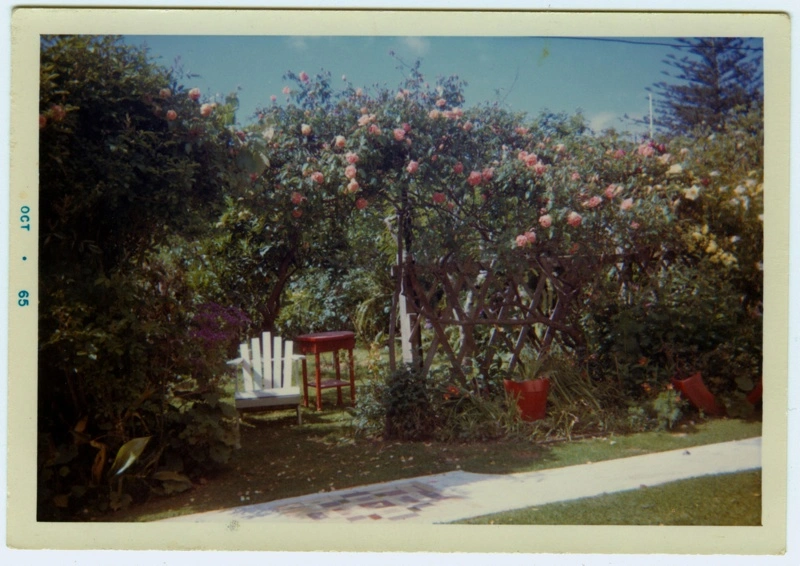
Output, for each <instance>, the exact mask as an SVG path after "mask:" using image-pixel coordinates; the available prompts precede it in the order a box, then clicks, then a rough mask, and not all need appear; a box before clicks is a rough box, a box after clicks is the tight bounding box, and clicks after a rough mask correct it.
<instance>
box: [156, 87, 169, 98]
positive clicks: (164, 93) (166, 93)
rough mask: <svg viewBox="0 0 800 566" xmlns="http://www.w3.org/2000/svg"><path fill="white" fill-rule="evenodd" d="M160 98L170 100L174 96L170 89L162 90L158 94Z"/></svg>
mask: <svg viewBox="0 0 800 566" xmlns="http://www.w3.org/2000/svg"><path fill="white" fill-rule="evenodd" d="M158 96H160V97H161V98H169V97H170V96H172V91H171V90H170V89H168V88H162V89H161V90H160V91H159V92H158Z"/></svg>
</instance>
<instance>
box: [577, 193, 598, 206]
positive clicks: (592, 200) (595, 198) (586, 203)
mask: <svg viewBox="0 0 800 566" xmlns="http://www.w3.org/2000/svg"><path fill="white" fill-rule="evenodd" d="M602 202H603V197H600V196H597V195H595V196H593V197H592V198H590V199H589V200H586V201H583V202H582V203H581V204H582V205H583V206H584V207H585V208H596V207H598V206H600V203H602Z"/></svg>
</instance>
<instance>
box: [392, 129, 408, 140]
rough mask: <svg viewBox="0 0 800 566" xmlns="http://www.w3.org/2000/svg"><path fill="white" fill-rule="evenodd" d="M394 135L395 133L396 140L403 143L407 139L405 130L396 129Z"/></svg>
mask: <svg viewBox="0 0 800 566" xmlns="http://www.w3.org/2000/svg"><path fill="white" fill-rule="evenodd" d="M392 133H394V139H396V140H397V141H403V139H404V138H405V137H406V131H405V130H404V129H403V128H395V129H394V130H393V131H392Z"/></svg>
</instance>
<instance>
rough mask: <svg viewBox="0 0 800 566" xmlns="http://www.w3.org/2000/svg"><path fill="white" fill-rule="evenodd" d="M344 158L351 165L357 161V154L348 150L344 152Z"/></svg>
mask: <svg viewBox="0 0 800 566" xmlns="http://www.w3.org/2000/svg"><path fill="white" fill-rule="evenodd" d="M344 158H345V160H347V162H348V163H350V164H351V165H355V164H356V163H358V154H357V153H353V152H352V151H348V152H347V153H345V154H344Z"/></svg>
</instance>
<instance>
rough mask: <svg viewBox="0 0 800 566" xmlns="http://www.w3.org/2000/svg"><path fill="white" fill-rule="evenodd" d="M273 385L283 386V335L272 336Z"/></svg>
mask: <svg viewBox="0 0 800 566" xmlns="http://www.w3.org/2000/svg"><path fill="white" fill-rule="evenodd" d="M272 387H274V388H275V389H280V388H281V387H283V383H282V380H281V337H280V336H274V337H273V338H272Z"/></svg>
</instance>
